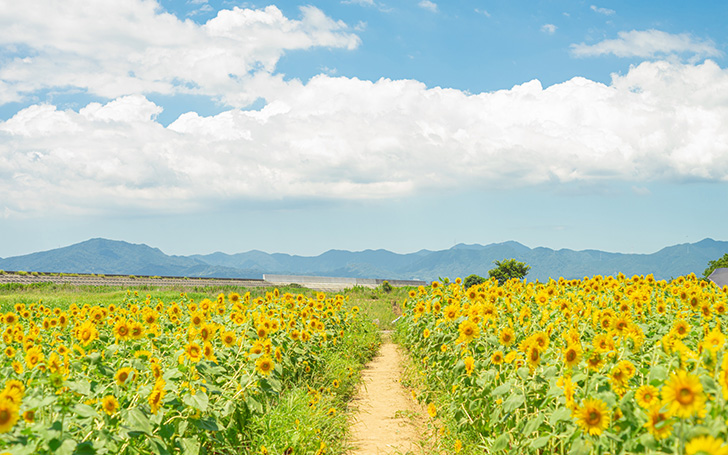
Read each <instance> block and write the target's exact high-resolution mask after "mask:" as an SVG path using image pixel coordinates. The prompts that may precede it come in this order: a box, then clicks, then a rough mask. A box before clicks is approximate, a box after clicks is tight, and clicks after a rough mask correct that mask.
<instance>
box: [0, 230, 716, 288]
mask: <svg viewBox="0 0 728 455" xmlns="http://www.w3.org/2000/svg"><path fill="white" fill-rule="evenodd" d="M726 252H728V242H725V241H716V240H713V239H704V240H701V241H700V242H697V243H685V244H681V245H674V246H669V247H666V248H663V249H661V250H660V251H658V252H656V253H652V254H624V253H609V252H605V251H599V250H583V251H574V250H569V249H561V250H552V249H550V248H543V247H538V248H529V247H527V246H525V245H522V244H520V243H518V242H514V241H509V242H504V243H493V244H489V245H464V244H458V245H455V246H454V247H452V248H450V249H447V250H441V251H428V250H422V251H418V252H416V253H409V254H397V253H393V252H391V251H387V250H365V251H358V252H351V251H345V250H330V251H327V252H325V253H323V254H321V255H319V256H312V257H308V256H296V255H289V254H282V253H275V254H268V253H265V252H262V251H257V250H253V251H248V252H245V253H237V254H225V253H219V252H218V253H212V254H206V255H192V256H169V255H166V254H164V253H163V252H162V251H161V250H159V249H158V248H152V247H149V246H147V245H143V244H142V245H139V244H132V243H127V242H123V241H117V240H107V239H91V240H87V241H85V242H81V243H78V244H75V245H71V246H67V247H64V248H58V249H54V250H50V251H43V252H38V253H32V254H28V255H24V256H16V257H10V258H5V259H0V269H3V270H25V271H38V272H65V273H108V274H131V275H159V276H200V277H219V278H261V277H262V275H263V274H264V273H272V274H296V275H319V276H340V277H352V278H390V279H423V280H434V279H437V278H438V277H451V278H454V277H458V276H459V277H465V276H467V275H470V274H472V273H475V274H478V275H483V276H487V274H488V270H490V269H491V268H493V261H494V260H501V259H505V258H515V259H517V260H519V261H524V262H526V263H528V264H529V265H530V266H531V271H530V273H529V275H528V278H529V279H531V280H535V279H538V280H542V281H543V280H546V279H548V278H549V277H553V278H558V277H560V276H563V277H565V278H582V277H584V276H592V275H596V274H601V275H615V274H616V273H618V272H622V273H624V274H625V275H628V276H631V275H634V274H639V275H647V274H649V273H652V274H654V275H655V277H656V278H657V279H669V278H671V277H677V276H680V275H686V274H688V273H691V272H694V273H695V274H696V275H701V274H702V272H703V270H704V269H705V267H706V266H707V263H708V261H710V260H714V259H717V258H720V257H721V256H723V255H724V254H725V253H726Z"/></svg>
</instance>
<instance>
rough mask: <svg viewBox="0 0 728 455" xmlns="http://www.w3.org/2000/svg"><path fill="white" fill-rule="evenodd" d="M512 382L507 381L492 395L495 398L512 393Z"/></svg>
mask: <svg viewBox="0 0 728 455" xmlns="http://www.w3.org/2000/svg"><path fill="white" fill-rule="evenodd" d="M511 384H512V383H511V381H506V382H504V383H503V384H501V385H499V386H498V387H496V388H495V389H494V390H493V392H491V395H492V396H494V397H497V396H500V395H504V394H506V393H508V392H510V391H511Z"/></svg>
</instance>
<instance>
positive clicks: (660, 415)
mask: <svg viewBox="0 0 728 455" xmlns="http://www.w3.org/2000/svg"><path fill="white" fill-rule="evenodd" d="M644 427H645V428H647V431H648V432H649V433H650V434H651V435H652V436H654V438H655V439H657V440H660V439H665V438H667V437H668V436H670V435H671V434H672V422H671V421H670V417H669V416H668V415H667V413H666V412H663V411H662V407H661V406H660V404H659V403H658V404H655V405H654V406H652V407H651V408H650V409H649V410H648V411H647V422H646V423H645V424H644Z"/></svg>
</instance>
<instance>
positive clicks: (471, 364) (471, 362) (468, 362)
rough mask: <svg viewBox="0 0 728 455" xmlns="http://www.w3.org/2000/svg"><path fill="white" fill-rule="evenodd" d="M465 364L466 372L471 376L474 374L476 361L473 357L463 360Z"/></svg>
mask: <svg viewBox="0 0 728 455" xmlns="http://www.w3.org/2000/svg"><path fill="white" fill-rule="evenodd" d="M463 362H465V372H466V373H467V374H468V376H470V375H471V374H473V369H474V368H475V359H474V358H473V357H472V356H468V357H465V358H464V359H463Z"/></svg>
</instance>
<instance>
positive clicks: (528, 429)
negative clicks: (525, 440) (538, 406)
mask: <svg viewBox="0 0 728 455" xmlns="http://www.w3.org/2000/svg"><path fill="white" fill-rule="evenodd" d="M541 422H543V417H542V416H541V415H537V416H536V417H534V418H532V419H531V420H529V421H528V422H527V423H526V425H525V426H524V427H523V435H524V436H528V435H529V434H531V433H533V432H534V431H536V430H538V427H540V426H541Z"/></svg>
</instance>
